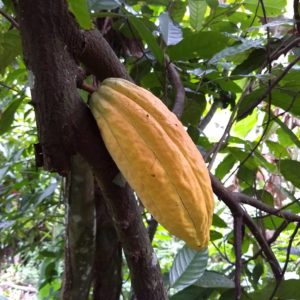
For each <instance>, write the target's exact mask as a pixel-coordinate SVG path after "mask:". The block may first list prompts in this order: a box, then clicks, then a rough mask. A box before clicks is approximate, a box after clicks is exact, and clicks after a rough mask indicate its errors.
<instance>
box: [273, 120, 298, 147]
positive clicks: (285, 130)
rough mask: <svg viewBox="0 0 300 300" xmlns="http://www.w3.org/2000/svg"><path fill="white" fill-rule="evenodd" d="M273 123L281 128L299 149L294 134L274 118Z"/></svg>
mask: <svg viewBox="0 0 300 300" xmlns="http://www.w3.org/2000/svg"><path fill="white" fill-rule="evenodd" d="M274 121H275V122H276V123H277V124H278V125H279V126H280V127H281V129H282V130H283V131H284V132H285V133H286V134H287V135H288V136H289V138H290V139H291V140H292V141H293V142H294V143H295V145H296V146H297V147H298V148H300V140H299V139H298V137H297V136H296V135H295V133H294V132H293V131H292V130H291V129H289V128H288V127H287V126H286V125H285V124H284V123H283V122H282V121H281V120H280V119H279V118H274Z"/></svg>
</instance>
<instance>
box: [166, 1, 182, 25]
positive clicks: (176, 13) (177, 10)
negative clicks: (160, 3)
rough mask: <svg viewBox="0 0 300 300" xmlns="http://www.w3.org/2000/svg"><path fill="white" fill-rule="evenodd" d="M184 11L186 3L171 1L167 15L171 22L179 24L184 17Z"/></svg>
mask: <svg viewBox="0 0 300 300" xmlns="http://www.w3.org/2000/svg"><path fill="white" fill-rule="evenodd" d="M185 11H186V2H183V1H172V2H170V3H169V14H170V17H171V18H172V20H174V21H175V22H176V23H180V22H181V21H182V19H183V17H184V14H185Z"/></svg>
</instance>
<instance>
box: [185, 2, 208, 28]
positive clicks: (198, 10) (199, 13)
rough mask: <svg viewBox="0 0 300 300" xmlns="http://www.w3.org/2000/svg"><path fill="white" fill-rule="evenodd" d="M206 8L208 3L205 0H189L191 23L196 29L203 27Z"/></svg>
mask: <svg viewBox="0 0 300 300" xmlns="http://www.w3.org/2000/svg"><path fill="white" fill-rule="evenodd" d="M206 9H207V3H206V1H205V0H189V10H190V23H191V26H192V27H193V28H194V29H195V30H196V31H199V30H200V29H201V27H202V22H203V20H204V15H205V12H206Z"/></svg>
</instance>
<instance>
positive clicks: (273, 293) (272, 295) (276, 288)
mask: <svg viewBox="0 0 300 300" xmlns="http://www.w3.org/2000/svg"><path fill="white" fill-rule="evenodd" d="M299 228H300V222H299V223H297V225H296V228H295V230H294V232H293V234H292V235H291V237H290V241H289V244H288V247H287V249H286V259H285V264H284V266H283V269H282V274H281V278H280V280H279V281H277V283H276V286H275V288H274V290H273V292H272V294H271V296H270V298H269V300H272V299H273V298H274V296H275V295H276V293H277V291H278V289H279V286H280V284H281V282H282V280H283V278H284V274H285V272H286V269H287V266H288V264H289V260H290V255H291V249H292V245H293V241H294V238H295V236H296V234H297V232H298V230H299Z"/></svg>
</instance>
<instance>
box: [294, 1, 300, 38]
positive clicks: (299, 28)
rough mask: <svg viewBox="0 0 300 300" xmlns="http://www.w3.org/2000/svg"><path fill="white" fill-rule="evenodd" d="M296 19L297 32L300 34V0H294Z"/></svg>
mask: <svg viewBox="0 0 300 300" xmlns="http://www.w3.org/2000/svg"><path fill="white" fill-rule="evenodd" d="M293 7H294V20H295V23H296V29H297V32H298V33H299V34H300V15H299V0H294V5H293Z"/></svg>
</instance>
